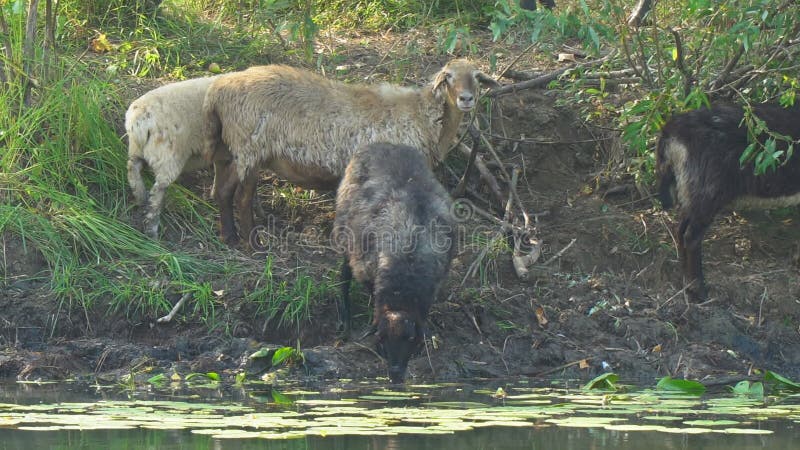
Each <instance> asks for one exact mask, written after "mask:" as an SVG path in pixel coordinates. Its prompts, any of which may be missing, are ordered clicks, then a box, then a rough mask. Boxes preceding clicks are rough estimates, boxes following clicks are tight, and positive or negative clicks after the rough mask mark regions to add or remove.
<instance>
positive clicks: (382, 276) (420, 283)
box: [333, 143, 455, 383]
mask: <svg viewBox="0 0 800 450" xmlns="http://www.w3.org/2000/svg"><path fill="white" fill-rule="evenodd" d="M454 227H455V222H454V217H453V215H452V200H451V198H450V195H449V194H448V193H447V191H446V190H445V189H444V187H442V185H441V184H439V182H438V181H437V180H436V178H435V177H434V175H433V172H432V171H431V169H430V168H429V167H428V164H427V162H426V159H425V157H424V156H423V154H422V153H421V152H420V151H419V150H417V149H415V148H413V147H408V146H404V145H393V144H386V143H378V144H370V145H368V146H366V147H364V148H362V149H360V150H359V151H357V152H356V153H355V155H354V156H353V159H352V160H351V162H350V164H349V165H348V166H347V170H346V171H345V175H344V178H343V179H342V182H341V184H340V185H339V190H338V192H337V196H336V220H335V224H334V236H333V238H334V242H335V243H336V245H337V247H338V248H339V249H340V251H342V252H343V253H344V256H345V258H344V263H343V265H342V279H343V284H342V299H341V303H340V305H339V311H340V317H341V320H342V321H344V323H345V330H347V331H349V329H350V326H349V321H350V299H349V290H350V280H351V279H352V277H353V276H355V278H356V279H357V280H358V281H359V282H361V283H362V284H364V285H365V286H366V287H367V288H368V289H369V291H370V293H371V294H372V296H373V301H374V305H375V309H374V314H373V320H372V328H373V331H374V333H375V335H376V337H377V350H378V353H379V354H381V356H383V357H384V358H385V359H386V360H387V363H388V366H389V377H390V379H391V380H392V382H393V383H399V382H402V381H403V378H404V376H405V371H406V367H407V365H408V361H409V359H410V358H411V356H413V355H414V353H416V352H417V351H418V350H419V349H420V346H421V344H422V343H423V341H424V335H425V320H426V318H427V316H428V310H429V309H430V307H431V304H432V303H433V302H434V300H435V299H436V296H437V293H438V291H439V288H440V286H441V285H442V283H443V282H444V281H445V279H446V278H447V273H448V270H449V268H450V260H451V259H452V256H453V255H452V252H453V236H454V233H455V228H454Z"/></svg>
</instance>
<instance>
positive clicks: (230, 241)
mask: <svg viewBox="0 0 800 450" xmlns="http://www.w3.org/2000/svg"><path fill="white" fill-rule="evenodd" d="M220 240H221V241H222V242H223V243H224V244H225V245H227V246H228V247H236V246H237V245H239V236H237V235H236V234H233V235H222V236H221V237H220Z"/></svg>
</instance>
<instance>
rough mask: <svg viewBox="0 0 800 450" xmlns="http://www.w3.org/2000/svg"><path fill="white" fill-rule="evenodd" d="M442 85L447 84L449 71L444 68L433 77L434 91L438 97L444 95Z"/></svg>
mask: <svg viewBox="0 0 800 450" xmlns="http://www.w3.org/2000/svg"><path fill="white" fill-rule="evenodd" d="M442 85H444V86H447V71H446V70H444V69H442V70H440V71H439V73H437V74H436V77H435V78H434V79H433V93H434V94H435V95H436V98H439V97H440V96H441V95H442V91H443V89H442Z"/></svg>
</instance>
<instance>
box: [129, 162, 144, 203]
mask: <svg viewBox="0 0 800 450" xmlns="http://www.w3.org/2000/svg"><path fill="white" fill-rule="evenodd" d="M143 165H144V161H143V160H142V159H141V158H139V157H133V158H130V159H128V184H129V185H130V187H131V190H132V191H133V197H134V198H135V199H136V204H137V205H140V206H141V205H144V204H145V202H147V190H146V189H145V187H144V180H142V166H143Z"/></svg>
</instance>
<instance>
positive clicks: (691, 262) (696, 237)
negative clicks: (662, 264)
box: [678, 218, 710, 301]
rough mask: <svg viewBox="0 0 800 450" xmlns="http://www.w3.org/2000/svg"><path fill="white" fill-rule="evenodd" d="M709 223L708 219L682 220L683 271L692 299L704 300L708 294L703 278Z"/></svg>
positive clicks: (680, 238) (687, 290)
mask: <svg viewBox="0 0 800 450" xmlns="http://www.w3.org/2000/svg"><path fill="white" fill-rule="evenodd" d="M709 225H710V224H709V223H708V221H704V220H701V221H697V220H690V219H688V218H687V219H684V220H682V221H681V225H680V229H679V231H683V232H682V233H680V234H679V235H678V241H679V242H682V245H683V249H682V253H681V256H682V263H683V273H684V277H685V278H686V280H687V281H686V282H687V283H688V284H687V288H686V292H687V294H688V296H689V300H691V301H700V300H703V299H705V298H706V296H707V295H708V291H707V290H706V285H705V280H704V278H703V235H704V234H705V231H706V228H708V226H709ZM680 250H681V249H680V248H679V251H680Z"/></svg>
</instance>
